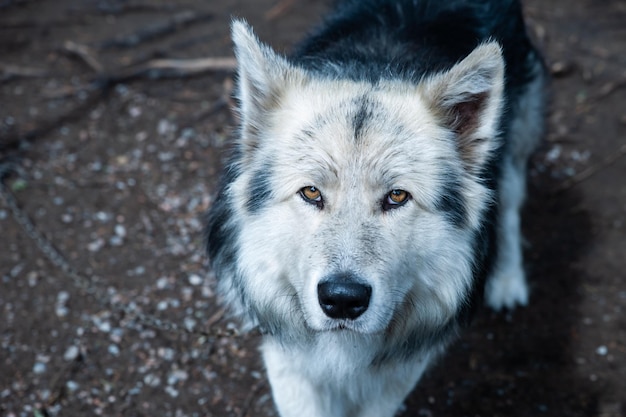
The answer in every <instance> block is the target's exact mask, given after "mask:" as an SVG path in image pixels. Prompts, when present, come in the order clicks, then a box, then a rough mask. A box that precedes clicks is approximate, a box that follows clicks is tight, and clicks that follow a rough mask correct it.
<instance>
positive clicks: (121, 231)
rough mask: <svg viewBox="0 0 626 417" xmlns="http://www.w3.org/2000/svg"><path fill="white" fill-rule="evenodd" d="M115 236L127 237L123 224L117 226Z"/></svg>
mask: <svg viewBox="0 0 626 417" xmlns="http://www.w3.org/2000/svg"><path fill="white" fill-rule="evenodd" d="M115 234H116V235H117V236H119V237H121V238H125V237H126V228H125V227H124V225H122V224H116V225H115Z"/></svg>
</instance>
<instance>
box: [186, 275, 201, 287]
mask: <svg viewBox="0 0 626 417" xmlns="http://www.w3.org/2000/svg"><path fill="white" fill-rule="evenodd" d="M188 279H189V283H190V284H191V285H200V284H202V282H203V281H204V280H203V279H202V277H201V276H200V275H197V274H191V275H189V278H188Z"/></svg>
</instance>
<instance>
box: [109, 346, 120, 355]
mask: <svg viewBox="0 0 626 417" xmlns="http://www.w3.org/2000/svg"><path fill="white" fill-rule="evenodd" d="M107 350H108V351H109V353H110V354H111V355H113V356H119V355H120V348H119V347H118V346H117V345H109V347H108V349H107Z"/></svg>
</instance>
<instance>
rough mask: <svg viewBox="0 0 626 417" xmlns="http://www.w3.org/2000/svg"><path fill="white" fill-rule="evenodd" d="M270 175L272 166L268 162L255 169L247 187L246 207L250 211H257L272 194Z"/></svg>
mask: <svg viewBox="0 0 626 417" xmlns="http://www.w3.org/2000/svg"><path fill="white" fill-rule="evenodd" d="M271 177H272V167H271V165H270V164H269V163H267V164H265V165H263V168H261V169H259V170H257V171H256V172H255V173H254V174H253V176H252V180H250V184H249V185H248V188H249V190H250V193H249V197H248V201H247V202H246V208H247V209H248V211H249V212H250V213H257V212H258V211H259V210H261V209H262V208H263V207H264V206H265V205H266V204H267V202H268V201H269V199H270V196H271V195H272V188H271V183H270V178H271Z"/></svg>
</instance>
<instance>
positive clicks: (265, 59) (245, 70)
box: [231, 20, 304, 139]
mask: <svg viewBox="0 0 626 417" xmlns="http://www.w3.org/2000/svg"><path fill="white" fill-rule="evenodd" d="M231 32H232V38H233V43H234V45H235V57H236V58H237V77H238V80H237V81H238V85H237V93H236V94H237V99H238V101H239V113H240V117H241V123H242V127H243V133H244V135H245V134H246V132H248V133H250V132H254V131H256V130H257V129H258V128H259V127H260V126H262V124H263V121H264V120H265V117H264V116H265V115H266V114H267V112H269V111H271V110H272V109H273V108H275V107H276V106H277V105H278V103H279V101H280V97H281V96H282V94H283V93H284V91H285V90H286V88H288V86H289V85H293V83H295V82H297V81H299V80H302V79H303V78H304V76H303V72H302V71H301V70H299V69H297V68H294V67H293V66H292V65H291V64H290V63H289V62H288V61H287V60H286V59H285V58H284V57H282V56H280V55H278V54H277V53H276V52H274V51H273V50H272V49H271V48H270V47H269V46H267V45H265V44H263V43H261V42H260V41H259V40H258V38H257V37H256V35H255V34H254V32H253V31H252V28H251V27H250V26H249V25H248V24H247V23H246V22H245V21H243V20H233V22H232V26H231ZM246 136H247V135H246ZM252 136H255V135H252ZM250 139H251V138H250Z"/></svg>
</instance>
